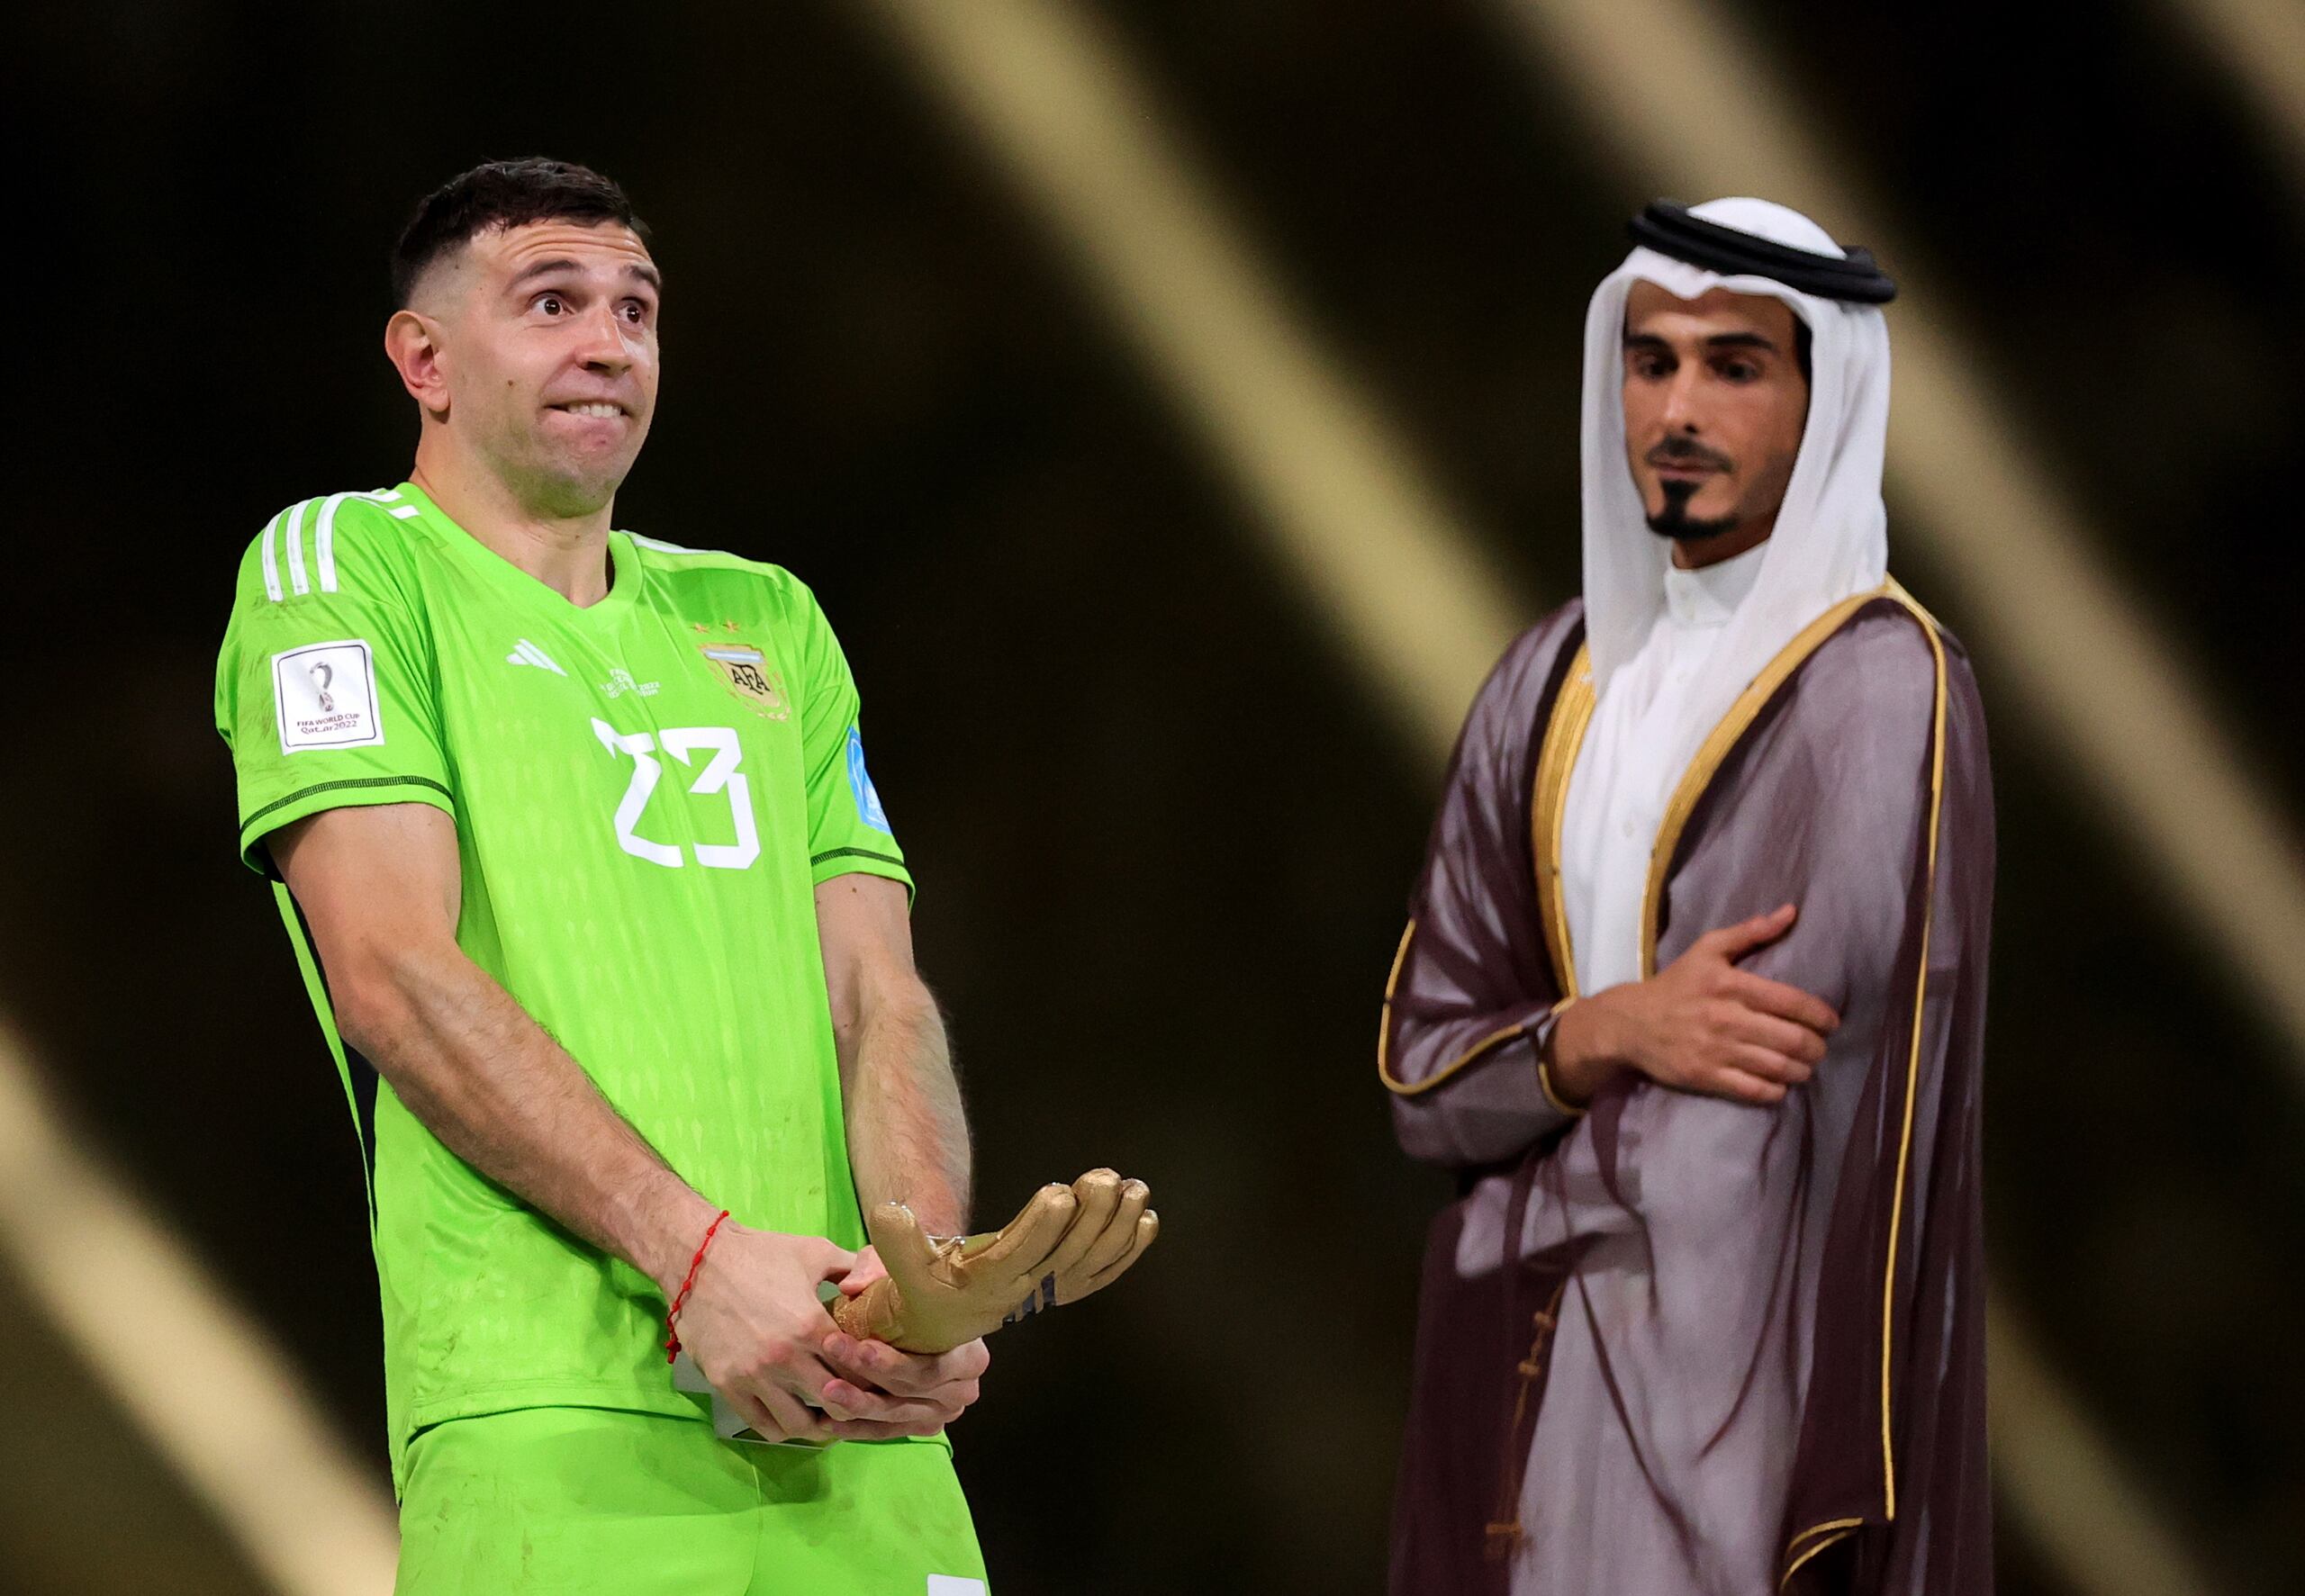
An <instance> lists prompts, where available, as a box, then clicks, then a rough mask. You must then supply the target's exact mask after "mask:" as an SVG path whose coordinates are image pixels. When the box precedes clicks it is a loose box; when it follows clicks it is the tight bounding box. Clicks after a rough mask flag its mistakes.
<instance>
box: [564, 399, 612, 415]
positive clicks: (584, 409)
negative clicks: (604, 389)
mask: <svg viewBox="0 0 2305 1596" xmlns="http://www.w3.org/2000/svg"><path fill="white" fill-rule="evenodd" d="M560 408H561V409H563V410H566V411H567V412H568V413H569V414H570V415H572V416H620V415H622V414H624V411H623V410H622V408H621V407H619V406H617V405H613V404H609V403H607V402H605V401H603V402H601V403H599V404H565V405H562V406H561V407H560Z"/></svg>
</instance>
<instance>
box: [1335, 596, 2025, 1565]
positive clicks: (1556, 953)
mask: <svg viewBox="0 0 2305 1596" xmlns="http://www.w3.org/2000/svg"><path fill="white" fill-rule="evenodd" d="M1583 631H1584V627H1583V617H1582V611H1581V609H1580V608H1579V607H1578V606H1577V605H1574V604H1572V605H1570V606H1569V607H1568V608H1567V609H1563V610H1561V611H1559V613H1557V614H1555V615H1553V616H1552V617H1550V618H1548V619H1546V620H1545V621H1543V622H1541V624H1539V625H1538V626H1537V627H1534V628H1532V630H1531V631H1529V632H1528V633H1526V634H1525V635H1524V636H1522V637H1521V638H1520V639H1519V640H1518V641H1517V642H1516V643H1515V644H1514V645H1513V647H1512V648H1511V650H1510V651H1508V652H1507V654H1505V658H1504V660H1503V661H1502V662H1501V663H1499V664H1498V665H1497V667H1496V671H1495V672H1494V673H1493V674H1492V675H1491V676H1490V678H1489V680H1488V681H1487V684H1486V685H1485V686H1484V687H1483V689H1482V690H1481V694H1480V697H1479V699H1478V701H1477V702H1476V703H1475V704H1474V706H1473V708H1472V712H1471V715H1470V716H1469V718H1468V720H1467V722H1466V726H1465V730H1464V733H1463V735H1462V737H1461V739H1460V742H1459V744H1458V748H1457V753H1456V757H1455V760H1454V762H1452V764H1451V771H1450V775H1449V784H1448V791H1447V796H1446V798H1445V799H1444V800H1443V802H1442V807H1441V813H1440V816H1439V818H1438V819H1437V821H1436V822H1435V824H1434V826H1433V837H1432V842H1431V844H1430V848H1429V851H1428V854H1427V858H1426V861H1425V866H1424V876H1423V878H1422V879H1421V880H1420V882H1419V884H1418V887H1417V890H1416V895H1415V902H1414V904H1413V906H1412V916H1413V917H1412V919H1411V922H1410V925H1409V929H1408V932H1407V933H1406V935H1405V936H1404V938H1403V940H1402V944H1401V951H1400V954H1399V957H1398V958H1397V960H1396V962H1395V966H1394V970H1393V976H1392V979H1391V981H1390V983H1389V984H1388V987H1387V995H1386V1008H1385V1017H1384V1021H1383V1028H1382V1032H1381V1037H1380V1041H1379V1044H1378V1071H1379V1073H1380V1074H1381V1076H1382V1077H1383V1078H1384V1080H1385V1083H1386V1085H1387V1086H1388V1087H1389V1088H1390V1089H1391V1090H1392V1091H1393V1093H1394V1094H1395V1096H1394V1098H1393V1107H1394V1120H1395V1125H1396V1128H1397V1132H1398V1133H1399V1136H1400V1141H1401V1144H1402V1146H1403V1147H1404V1148H1405V1149H1406V1150H1407V1151H1408V1152H1409V1154H1410V1155H1411V1156H1413V1157H1415V1158H1417V1159H1424V1160H1426V1161H1428V1162H1432V1163H1435V1164H1440V1165H1443V1166H1446V1167H1448V1168H1452V1169H1454V1170H1456V1171H1458V1172H1459V1188H1460V1196H1459V1197H1458V1199H1457V1200H1456V1201H1455V1202H1454V1203H1452V1204H1450V1205H1449V1206H1448V1207H1447V1208H1445V1209H1444V1210H1442V1213H1441V1214H1440V1216H1439V1217H1438V1218H1437V1219H1436V1220H1435V1222H1433V1228H1432V1232H1431V1235H1430V1238H1429V1241H1428V1250H1427V1253H1426V1258H1425V1265H1424V1285H1423V1292H1422V1297H1421V1302H1420V1305H1419V1311H1418V1323H1417V1345H1416V1369H1415V1383H1414V1389H1413V1393H1412V1397H1411V1405H1410V1411H1409V1420H1408V1433H1407V1439H1406V1448H1405V1456H1404V1457H1403V1460H1402V1465H1401V1474H1400V1483H1399V1487H1398V1492H1397V1500H1396V1503H1395V1516H1394V1535H1393V1553H1392V1578H1391V1589H1392V1591H1394V1592H1395V1593H1396V1596H1442V1593H1443V1592H1446V1593H1447V1596H1473V1593H1477V1592H1482V1591H1497V1592H1503V1591H1512V1592H1515V1593H1519V1596H1700V1593H1702V1596H1765V1593H1767V1592H1770V1591H1779V1590H1790V1591H1805V1592H1824V1591H1834V1592H1851V1593H1856V1592H1862V1593H1865V1596H1923V1593H1928V1596H1980V1593H1984V1592H1989V1591H1991V1590H1992V1588H1993V1564H1992V1547H1991V1537H1992V1519H1991V1503H1990V1500H1989V1496H1988V1492H1987V1483H1986V1475H1985V1444H1984V1425H1985V1406H1984V1261H1983V1257H1982V1251H1981V1248H1982V1237H1981V1224H1980V1210H1979V1203H1978V1178H1979V1171H1978V1130H1979V1123H1978V1121H1979V1114H1978V1110H1979V1095H1980V1091H1981V1087H1982V1082H1981V1079H1980V1066H1981V1054H1982V1051H1983V1044H1984V994H1985V961H1986V954H1987V940H1988V932H1989V925H1988V921H1989V917H1990V912H1991V907H1992V899H1993V792H1992V779H1991V775H1990V772H1989V771H1988V768H1987V764H1986V756H1985V742H1984V714H1983V710H1982V708H1980V706H1979V703H1978V700H1977V695H1976V687H1975V680H1974V678H1973V676H1972V675H1971V672H1970V670H1969V666H1968V663H1967V659H1966V655H1965V654H1963V652H1962V651H1961V649H1960V646H1959V645H1958V644H1957V643H1956V642H1955V641H1954V640H1953V639H1952V638H1951V637H1950V636H1948V635H1947V634H1945V633H1944V632H1943V631H1942V630H1941V629H1939V627H1937V626H1936V625H1935V623H1934V622H1933V621H1931V620H1930V618H1928V616H1927V615H1926V614H1925V613H1924V612H1923V611H1921V609H1920V608H1919V607H1918V606H1917V605H1915V604H1913V603H1912V600H1910V599H1909V598H1908V597H1906V595H1905V594H1904V592H1903V590H1902V589H1900V588H1898V587H1897V586H1896V585H1895V584H1894V582H1892V583H1889V584H1886V585H1885V587H1884V588H1882V589H1881V590H1880V591H1877V592H1874V593H1869V594H1866V595H1862V596H1860V597H1858V598H1857V599H1853V600H1849V601H1848V602H1847V603H1845V604H1842V605H1840V606H1839V607H1838V608H1836V609H1833V610H1831V611H1830V612H1829V613H1828V614H1826V615H1824V616H1822V617H1821V618H1819V619H1818V621H1817V622H1816V623H1815V624H1814V625H1812V627H1809V628H1808V629H1807V630H1806V631H1804V632H1803V634H1802V636H1800V637H1798V638H1796V639H1795V640H1794V642H1793V643H1792V644H1791V645H1788V647H1787V648H1786V649H1785V652H1784V653H1783V654H1780V655H1779V656H1778V657H1777V659H1776V661H1775V662H1774V663H1773V664H1772V665H1771V666H1770V667H1769V669H1768V670H1767V671H1765V672H1763V673H1762V675H1761V676H1760V677H1759V678H1758V680H1756V681H1754V683H1753V684H1752V686H1751V687H1750V688H1749V690H1747V691H1746V692H1745V694H1744V695H1743V697H1742V698H1740V699H1739V700H1738V702H1737V704H1736V706H1735V707H1734V708H1732V709H1731V712H1730V714H1729V716H1728V717H1727V718H1726V719H1724V721H1723V722H1722V725H1721V726H1720V727H1718V728H1717V729H1716V730H1715V731H1714V733H1713V735H1712V736H1711V737H1709V738H1708V739H1707V740H1706V742H1705V744H1704V746H1703V747H1702V748H1701V749H1700V751H1699V753H1698V754H1697V756H1696V758H1695V761H1694V762H1693V763H1692V765H1691V767H1690V769H1689V770H1688V771H1687V772H1686V774H1685V776H1684V777H1683V779H1682V780H1681V782H1680V785H1679V788H1678V789H1677V792H1676V794H1675V797H1674V798H1673V801H1672V802H1671V803H1670V805H1668V809H1667V813H1666V816H1665V820H1664V824H1663V825H1662V827H1661V828H1660V831H1659V837H1658V842H1657V848H1656V854H1655V857H1654V859H1653V861H1652V863H1651V867H1650V886H1649V893H1648V897H1647V902H1646V918H1645V925H1646V933H1645V937H1644V960H1643V967H1644V969H1646V970H1649V971H1652V972H1653V971H1654V970H1655V969H1659V968H1660V967H1661V966H1662V965H1664V964H1666V963H1669V962H1670V961H1671V960H1673V959H1674V958H1675V957H1677V955H1678V954H1679V953H1680V952H1681V951H1683V950H1685V949H1686V947H1687V946H1688V944H1689V943H1690V942H1692V941H1694V940H1695V938H1696V937H1697V936H1698V935H1700V934H1702V933H1704V932H1707V931H1711V930H1713V929H1715V928H1717V927H1721V926H1724V925H1728V924H1733V923H1735V922H1737V921H1740V920H1744V919H1747V918H1749V917H1750V916H1753V915H1760V914H1765V913H1767V911H1768V910H1770V909H1772V908H1774V907H1776V906H1777V905H1779V904H1781V903H1788V902H1789V903H1793V904H1796V905H1798V906H1799V907H1800V917H1799V919H1798V921H1797V923H1796V924H1795V925H1794V929H1793V931H1792V932H1791V933H1789V934H1788V935H1787V936H1786V937H1785V939H1784V940H1783V941H1782V942H1778V943H1776V944H1775V945H1773V946H1771V947H1768V948H1767V949H1765V950H1763V951H1760V952H1758V953H1757V954H1755V955H1754V956H1753V957H1752V958H1750V959H1749V960H1747V968H1749V969H1753V970H1755V971H1757V972H1758V973H1759V974H1762V975H1765V976H1767V977H1770V978H1773V979H1776V980H1779V981H1784V982H1786V983H1788V984H1790V985H1793V986H1796V987H1802V988H1803V989H1805V990H1807V991H1810V992H1812V993H1814V994H1816V995H1817V996H1820V997H1821V998H1823V999H1824V1000H1825V1001H1826V1002H1828V1003H1830V1004H1831V1005H1833V1006H1834V1007H1835V1008H1837V1009H1838V1010H1839V1012H1840V1014H1841V1016H1842V1022H1843V1023H1842V1025H1841V1028H1840V1030H1839V1032H1837V1033H1836V1034H1835V1035H1834V1036H1833V1037H1832V1039H1831V1041H1830V1049H1829V1051H1828V1053H1827V1056H1826V1058H1825V1060H1824V1062H1823V1063H1822V1064H1821V1065H1820V1066H1819V1067H1818V1069H1817V1071H1816V1075H1815V1077H1814V1078H1813V1079H1812V1080H1811V1081H1810V1082H1809V1084H1807V1085H1806V1086H1804V1087H1798V1088H1796V1089H1795V1090H1794V1091H1793V1092H1791V1093H1790V1094H1788V1095H1787V1096H1786V1097H1785V1101H1784V1102H1783V1103H1782V1104H1780V1105H1776V1106H1774V1107H1767V1108H1763V1107H1754V1106H1751V1105H1740V1104H1734V1103H1730V1102H1726V1101H1722V1100H1719V1099H1715V1098H1711V1097H1704V1096H1695V1095H1693V1094H1687V1093H1682V1092H1676V1091H1672V1090H1668V1089H1666V1088H1663V1087H1658V1086H1656V1085H1654V1084H1653V1083H1650V1082H1648V1081H1645V1080H1643V1079H1641V1078H1638V1077H1635V1076H1632V1074H1631V1073H1630V1072H1626V1073H1624V1074H1621V1075H1619V1076H1618V1077H1617V1078H1614V1079H1613V1080H1612V1081H1611V1082H1610V1084H1609V1085H1608V1086H1606V1087H1604V1089H1603V1090H1602V1091H1601V1093H1600V1094H1599V1095H1598V1096H1597V1097H1596V1099H1595V1102H1594V1103H1593V1105H1591V1109H1590V1112H1589V1113H1586V1114H1582V1115H1578V1114H1572V1113H1570V1112H1568V1110H1567V1109H1566V1108H1565V1107H1564V1106H1563V1105H1560V1104H1559V1103H1556V1102H1555V1101H1553V1100H1552V1098H1551V1096H1550V1093H1549V1092H1548V1090H1547V1089H1546V1085H1545V1083H1544V1082H1543V1081H1542V1080H1541V1078H1540V1076H1539V1072H1538V1067H1537V1059H1538V1051H1537V1050H1538V1048H1539V1047H1540V1046H1541V1042H1542V1041H1543V1039H1544V1037H1545V1035H1546V1034H1547V1033H1548V1032H1549V1029H1550V1024H1551V1018H1552V1015H1553V1014H1554V1012H1555V1010H1556V1008H1557V1005H1559V1004H1560V1003H1561V1002H1562V1000H1564V999H1566V998H1568V997H1571V996H1574V995H1575V991H1574V983H1575V976H1574V972H1573V962H1572V960H1571V959H1570V957H1569V954H1568V925H1567V922H1566V919H1565V917H1564V915H1563V914H1562V911H1561V908H1560V904H1559V892H1558V891H1557V890H1556V884H1557V882H1558V879H1559V836H1560V811H1561V806H1562V803H1563V800H1564V799H1565V798H1566V795H1567V789H1568V771H1569V770H1570V769H1571V768H1573V766H1574V764H1575V759H1576V750H1577V741H1578V739H1579V738H1580V737H1581V736H1582V735H1583V733H1584V730H1585V726H1586V723H1587V721H1588V720H1589V719H1590V717H1591V711H1592V701H1593V689H1592V684H1591V681H1590V678H1589V675H1588V674H1587V672H1586V667H1585V662H1584V657H1583V647H1582V643H1583Z"/></svg>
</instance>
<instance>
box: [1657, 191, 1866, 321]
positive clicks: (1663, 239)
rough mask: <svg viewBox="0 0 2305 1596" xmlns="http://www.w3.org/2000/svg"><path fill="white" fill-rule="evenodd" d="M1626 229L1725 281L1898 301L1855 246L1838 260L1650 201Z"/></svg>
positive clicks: (1847, 246) (1863, 300) (1852, 298)
mask: <svg viewBox="0 0 2305 1596" xmlns="http://www.w3.org/2000/svg"><path fill="white" fill-rule="evenodd" d="M1626 227H1627V230H1628V231H1630V232H1631V233H1632V237H1633V241H1634V242H1635V243H1638V244H1643V245H1646V246H1647V247H1648V248H1651V249H1654V250H1656V251H1657V253H1658V254H1659V255H1669V256H1671V257H1673V258H1674V259H1675V260H1685V261H1686V262H1688V263H1689V264H1690V265H1691V266H1703V267H1704V269H1705V270H1707V271H1709V272H1719V273H1720V274H1721V275H1722V276H1724V277H1726V276H1754V277H1767V278H1768V279H1769V280H1770V281H1771V282H1773V283H1782V284H1785V286H1786V287H1787V288H1794V289H1798V290H1799V291H1800V292H1802V293H1813V294H1815V295H1816V296H1817V297H1818V298H1819V299H1838V300H1848V301H1850V302H1854V303H1857V304H1864V305H1885V304H1887V303H1888V302H1890V301H1891V300H1893V299H1894V298H1896V297H1897V285H1896V284H1895V283H1894V281H1893V280H1892V279H1891V278H1890V276H1889V274H1888V273H1886V272H1885V271H1883V270H1882V269H1881V267H1880V266H1879V265H1878V263H1876V261H1875V260H1874V258H1873V252H1872V251H1871V250H1869V249H1865V248H1858V246H1856V245H1853V244H1845V245H1843V246H1842V248H1845V249H1847V250H1848V251H1849V258H1847V259H1846V260H1840V259H1836V258H1835V257H1832V256H1830V255H1819V254H1817V253H1815V252H1814V251H1813V250H1809V249H1796V248H1794V247H1793V246H1792V245H1790V244H1780V243H1778V242H1777V241H1776V239H1764V238H1760V237H1758V236H1757V235H1755V234H1753V233H1748V232H1740V231H1738V230H1737V229H1735V228H1733V227H1723V226H1722V225H1721V224H1720V223H1719V222H1717V221H1706V220H1705V219H1704V217H1702V216H1696V215H1693V214H1691V213H1690V211H1689V208H1688V207H1687V206H1686V205H1683V204H1678V203H1675V202H1674V201H1671V200H1652V201H1650V203H1649V205H1648V207H1647V208H1646V209H1645V210H1643V211H1642V212H1641V214H1640V215H1638V216H1636V217H1634V218H1633V219H1632V221H1631V222H1629V223H1627V224H1626Z"/></svg>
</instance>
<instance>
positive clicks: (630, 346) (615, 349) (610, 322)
mask: <svg viewBox="0 0 2305 1596" xmlns="http://www.w3.org/2000/svg"><path fill="white" fill-rule="evenodd" d="M636 331H637V329H635V328H633V327H631V326H629V325H628V324H627V323H626V321H625V320H624V318H623V317H622V316H620V315H619V314H618V313H617V311H616V308H615V307H614V306H613V305H610V306H604V307H602V308H601V310H599V311H595V312H594V313H592V315H590V316H587V317H585V318H584V336H583V339H582V340H581V341H580V342H579V344H578V345H577V348H576V357H577V358H578V359H579V360H581V361H583V364H584V365H586V366H588V367H590V368H591V369H592V370H594V371H605V372H612V373H617V374H621V373H623V372H625V371H626V370H628V369H629V368H630V366H631V365H632V363H633V361H634V359H635V358H636V357H637V351H636V349H635V347H634V337H633V335H634V334H635V332H636Z"/></svg>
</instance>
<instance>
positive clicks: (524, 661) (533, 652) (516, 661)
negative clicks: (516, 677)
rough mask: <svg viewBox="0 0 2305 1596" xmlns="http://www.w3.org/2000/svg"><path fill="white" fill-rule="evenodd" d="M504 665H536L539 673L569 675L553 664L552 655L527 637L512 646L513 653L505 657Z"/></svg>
mask: <svg viewBox="0 0 2305 1596" xmlns="http://www.w3.org/2000/svg"><path fill="white" fill-rule="evenodd" d="M504 663H506V664H508V665H534V666H536V667H537V669H538V670H539V671H549V672H552V673H553V674H554V675H555V676H565V675H567V674H568V672H565V671H564V670H562V669H561V668H560V667H559V666H558V665H556V664H554V663H552V656H551V655H550V654H547V653H545V651H544V650H543V649H541V648H538V646H537V645H535V644H533V643H531V642H529V640H528V639H527V638H526V637H523V638H521V639H520V642H518V643H516V644H514V645H512V652H511V654H506V655H505V656H504Z"/></svg>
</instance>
